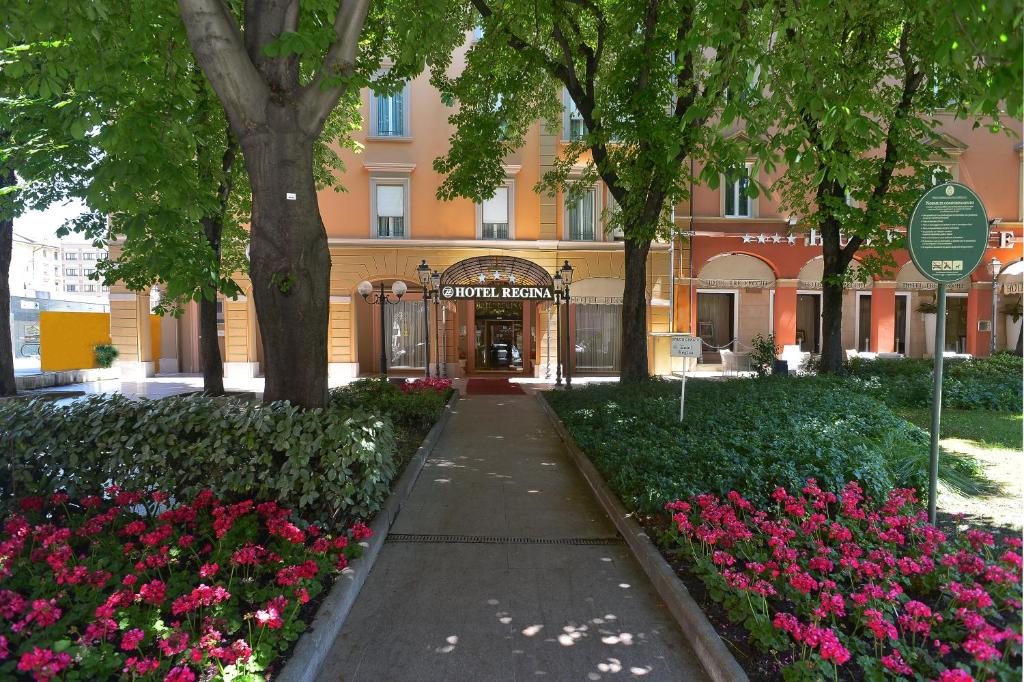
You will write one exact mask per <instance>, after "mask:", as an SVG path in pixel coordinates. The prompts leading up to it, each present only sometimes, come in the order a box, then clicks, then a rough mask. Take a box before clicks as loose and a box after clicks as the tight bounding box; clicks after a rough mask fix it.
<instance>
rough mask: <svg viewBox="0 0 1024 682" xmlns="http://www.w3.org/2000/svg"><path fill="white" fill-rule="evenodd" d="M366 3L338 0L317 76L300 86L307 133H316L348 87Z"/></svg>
mask: <svg viewBox="0 0 1024 682" xmlns="http://www.w3.org/2000/svg"><path fill="white" fill-rule="evenodd" d="M369 6H370V0H341V5H340V6H339V7H338V13H337V14H336V15H335V17H334V42H333V43H331V47H330V48H329V49H328V50H327V55H326V56H325V57H324V63H323V64H322V65H321V66H320V69H319V70H318V71H317V74H316V76H315V77H314V78H313V80H312V81H311V82H310V83H309V84H308V85H306V87H305V88H303V90H302V94H301V95H300V98H299V99H300V106H301V107H302V113H301V118H302V121H303V127H304V128H305V130H306V132H308V133H310V134H319V133H320V131H321V130H322V129H323V126H324V122H325V121H326V120H327V117H328V116H329V115H330V113H331V111H332V110H333V109H334V107H335V106H336V105H337V104H338V100H339V99H340V98H341V95H342V94H343V93H344V91H345V88H346V87H347V86H346V84H345V83H344V81H345V79H347V78H350V77H351V76H352V74H353V73H354V72H355V66H356V57H357V56H358V52H359V36H360V34H361V33H362V32H363V25H364V24H365V23H366V12H367V10H368V9H369Z"/></svg>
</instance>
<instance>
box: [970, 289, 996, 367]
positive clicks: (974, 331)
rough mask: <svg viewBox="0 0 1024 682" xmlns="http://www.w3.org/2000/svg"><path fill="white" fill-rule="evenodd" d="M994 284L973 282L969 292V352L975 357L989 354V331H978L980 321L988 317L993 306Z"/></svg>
mask: <svg viewBox="0 0 1024 682" xmlns="http://www.w3.org/2000/svg"><path fill="white" fill-rule="evenodd" d="M991 301H992V285H991V284H990V283H988V282H971V288H970V290H969V291H968V292H967V330H966V332H967V352H968V353H969V354H970V355H973V356H975V357H984V356H987V355H988V351H989V341H990V339H991V337H990V336H989V334H988V332H979V331H978V321H979V320H984V319H986V318H987V317H988V311H989V308H991V307H992V303H991Z"/></svg>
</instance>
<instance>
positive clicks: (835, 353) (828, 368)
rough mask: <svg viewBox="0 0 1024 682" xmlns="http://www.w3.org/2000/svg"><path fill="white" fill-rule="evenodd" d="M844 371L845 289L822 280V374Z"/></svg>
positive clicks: (820, 370) (820, 369)
mask: <svg viewBox="0 0 1024 682" xmlns="http://www.w3.org/2000/svg"><path fill="white" fill-rule="evenodd" d="M842 369H843V288H842V287H841V286H838V287H837V286H833V285H831V284H829V283H828V282H827V281H826V278H825V277H823V278H822V283H821V365H820V368H819V370H818V371H819V372H821V373H822V374H836V373H838V372H841V371H842Z"/></svg>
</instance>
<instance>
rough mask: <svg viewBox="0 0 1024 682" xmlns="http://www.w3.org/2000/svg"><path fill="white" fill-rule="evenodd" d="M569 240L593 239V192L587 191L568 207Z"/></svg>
mask: <svg viewBox="0 0 1024 682" xmlns="http://www.w3.org/2000/svg"><path fill="white" fill-rule="evenodd" d="M568 214H569V215H568V218H569V239H578V240H585V241H590V240H593V239H594V217H595V216H594V190H588V191H587V192H585V193H584V194H583V197H582V198H581V199H579V200H578V201H576V202H574V203H572V204H570V205H569V211H568Z"/></svg>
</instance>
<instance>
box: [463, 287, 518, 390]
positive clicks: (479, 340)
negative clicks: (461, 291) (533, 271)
mask: <svg viewBox="0 0 1024 682" xmlns="http://www.w3.org/2000/svg"><path fill="white" fill-rule="evenodd" d="M474 317H475V325H474V326H475V330H474V331H475V341H476V349H475V355H476V358H475V359H476V367H477V369H483V370H497V371H506V372H520V371H522V369H523V354H524V352H525V349H524V346H523V303H522V301H507V302H505V301H502V302H496V301H494V302H492V301H477V302H476V304H475V316H474Z"/></svg>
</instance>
